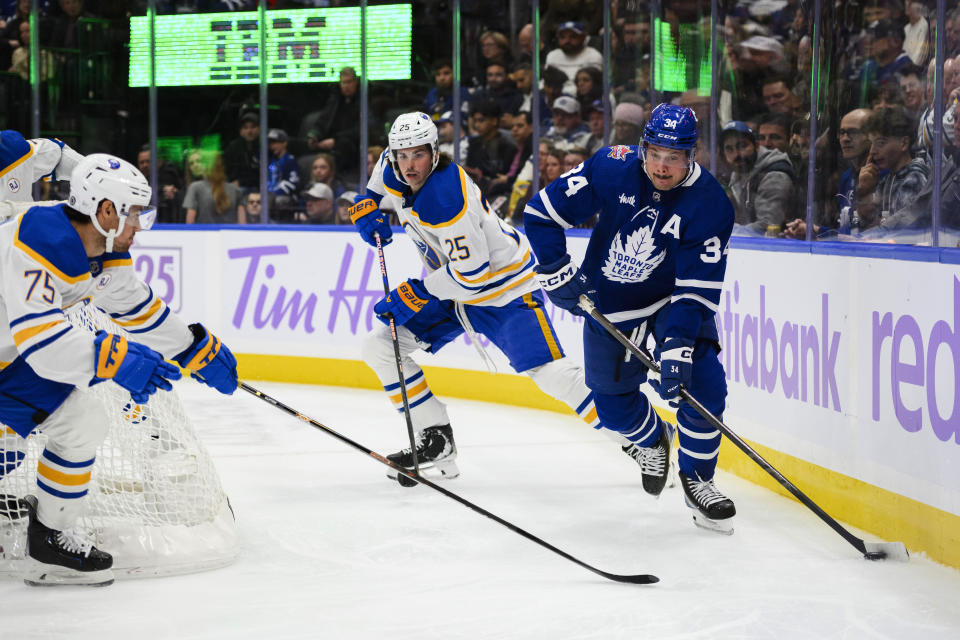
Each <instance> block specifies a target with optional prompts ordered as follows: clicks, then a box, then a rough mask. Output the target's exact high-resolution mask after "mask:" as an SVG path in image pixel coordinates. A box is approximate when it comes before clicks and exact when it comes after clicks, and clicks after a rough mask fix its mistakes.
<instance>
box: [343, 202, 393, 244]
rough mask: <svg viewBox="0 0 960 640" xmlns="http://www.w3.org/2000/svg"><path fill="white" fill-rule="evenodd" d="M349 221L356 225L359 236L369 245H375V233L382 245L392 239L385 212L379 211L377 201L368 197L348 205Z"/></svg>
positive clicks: (391, 231) (391, 230)
mask: <svg viewBox="0 0 960 640" xmlns="http://www.w3.org/2000/svg"><path fill="white" fill-rule="evenodd" d="M350 222H352V223H353V224H355V225H356V226H357V231H358V232H360V237H361V238H363V241H364V242H366V243H367V244H369V245H370V246H371V247H375V246H377V239H376V238H375V237H374V236H375V235H379V236H380V244H381V245H382V246H386V245H388V244H390V241H391V240H392V239H393V229H391V228H390V220H389V219H388V217H387V214H385V213H384V212H383V211H380V209H379V207H377V203H376V202H374V201H373V200H371V199H370V198H365V199H363V200H361V201H360V202H358V203H357V204H355V205H353V206H352V207H350Z"/></svg>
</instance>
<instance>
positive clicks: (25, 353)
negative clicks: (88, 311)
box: [20, 326, 73, 360]
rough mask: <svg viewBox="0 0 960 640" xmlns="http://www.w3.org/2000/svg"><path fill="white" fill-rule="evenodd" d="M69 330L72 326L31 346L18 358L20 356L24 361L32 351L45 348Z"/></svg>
mask: <svg viewBox="0 0 960 640" xmlns="http://www.w3.org/2000/svg"><path fill="white" fill-rule="evenodd" d="M71 329H73V327H72V326H69V327H67V328H66V329H64V330H63V331H61V332H60V333H57V334H56V335H52V336H50V337H49V338H47V339H46V340H41V341H40V342H38V343H37V344H35V345H33V346H32V347H30V348H29V349H27V350H26V351H24V352H23V353H21V354H20V356H21V357H22V358H23V359H24V360H26V359H27V358H28V357H29V356H30V354H32V353H33V352H34V351H36V350H37V349H42V348H44V347H45V346H47V345H48V344H50V343H51V342H53V341H54V340H56V339H58V338H59V337H60V336H62V335H63V334H65V333H67V332H68V331H70V330H71Z"/></svg>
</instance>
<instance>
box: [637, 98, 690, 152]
mask: <svg viewBox="0 0 960 640" xmlns="http://www.w3.org/2000/svg"><path fill="white" fill-rule="evenodd" d="M697 135H698V134H697V116H696V115H694V113H693V109H691V108H690V107H683V106H680V105H675V104H664V103H660V104H658V105H657V107H656V108H655V109H654V110H653V112H652V113H651V114H650V119H649V120H647V125H646V126H645V127H644V128H643V142H644V143H645V144H655V145H657V146H658V147H666V148H668V149H681V150H684V151H690V150H692V149H693V148H694V147H695V146H696V144H697Z"/></svg>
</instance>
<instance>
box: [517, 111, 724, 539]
mask: <svg viewBox="0 0 960 640" xmlns="http://www.w3.org/2000/svg"><path fill="white" fill-rule="evenodd" d="M696 142H697V121H696V116H694V114H693V111H692V110H690V109H689V108H687V107H682V106H676V105H669V104H661V105H660V106H658V107H657V108H656V109H654V111H653V112H652V113H651V115H650V120H649V121H648V122H647V125H646V127H645V128H644V132H643V140H642V141H641V143H640V146H639V147H637V146H622V145H620V146H614V147H607V148H604V149H601V150H599V151H598V152H597V153H596V154H595V155H594V156H592V157H591V158H589V159H588V160H587V161H586V162H584V163H581V164H580V165H579V166H577V167H575V168H573V169H571V170H570V171H568V172H566V173H564V174H563V175H561V176H560V177H559V178H557V179H556V180H555V181H553V182H552V183H551V184H549V185H547V186H546V187H544V189H542V190H541V191H540V192H539V193H538V194H537V195H536V196H534V197H533V198H532V199H531V200H530V202H529V203H528V205H527V206H526V208H525V209H524V226H525V229H526V232H527V237H528V238H529V239H530V244H531V245H532V246H533V249H534V251H535V253H536V256H537V260H538V261H539V262H540V265H539V266H538V267H537V272H538V274H539V276H538V277H539V279H540V281H541V283H542V284H543V286H544V288H545V289H546V290H547V294H548V295H549V296H550V298H551V299H552V300H553V301H554V303H555V304H557V305H558V306H560V307H563V308H565V309H569V310H570V311H572V312H574V313H579V314H581V315H585V313H584V312H583V310H582V309H580V307H579V301H580V296H581V295H587V296H589V297H590V298H591V299H592V300H593V301H594V303H595V304H596V308H597V309H598V310H600V312H601V313H603V314H604V315H605V316H606V317H607V318H608V319H609V320H610V321H612V322H613V323H614V324H616V326H617V327H618V328H619V329H620V330H621V331H622V332H623V333H625V334H627V335H630V336H631V337H632V339H633V340H634V341H635V342H636V344H638V345H641V346H642V345H644V344H645V343H646V342H647V338H648V336H649V335H651V334H652V336H653V339H654V340H655V342H656V345H657V346H656V349H655V351H654V357H655V358H657V359H658V360H659V364H660V369H661V372H662V376H661V380H660V381H659V383H658V390H659V393H660V395H661V397H662V398H663V399H664V400H667V401H669V402H670V403H671V404H674V406H676V402H677V400H678V397H679V387H680V385H683V386H684V387H685V388H686V389H687V390H688V391H689V392H690V393H691V394H692V395H693V397H695V398H696V399H697V400H698V401H699V402H700V403H702V404H703V405H704V406H705V407H706V408H707V409H708V410H709V411H710V412H712V413H713V414H714V415H720V414H721V413H722V412H723V409H724V404H725V399H726V392H727V387H726V378H725V376H724V372H723V367H722V365H721V364H720V361H719V359H718V358H717V353H718V352H719V350H720V345H719V337H718V335H717V325H716V319H715V313H716V311H717V306H718V304H719V301H720V289H721V287H722V286H723V277H724V271H725V269H726V263H727V250H726V248H727V243H728V241H729V239H730V233H731V231H732V229H733V219H734V215H733V206H732V205H731V204H730V199H729V198H728V197H727V196H726V194H725V193H724V191H723V188H722V187H721V186H720V184H719V183H718V182H717V181H716V180H715V179H714V178H713V176H711V175H710V174H709V173H708V172H707V171H706V170H705V169H703V168H702V167H701V166H700V165H699V164H697V163H696V162H695V161H694V160H693V157H694V153H695V148H696ZM596 211H599V212H600V216H599V219H598V221H597V224H596V226H595V227H594V229H593V231H592V232H591V236H590V242H589V245H588V247H587V252H586V255H585V257H584V261H583V265H581V266H580V267H577V266H576V265H575V264H574V263H573V262H572V260H571V258H570V256H569V254H568V253H567V249H566V238H565V236H564V230H565V229H569V228H570V227H573V226H576V225H578V224H580V223H581V222H583V221H585V220H586V219H587V218H589V217H590V216H592V215H593V214H594V212H596ZM583 341H584V361H585V362H586V381H587V386H588V387H590V389H592V390H593V392H594V398H595V401H596V406H597V413H598V415H599V417H600V420H601V421H603V423H604V424H606V425H609V426H610V428H614V429H617V430H619V431H620V432H621V433H623V434H624V435H625V436H626V437H627V438H628V439H630V440H631V441H632V442H634V443H635V446H636V447H637V449H638V451H637V455H638V458H640V459H642V460H643V461H644V462H645V464H642V466H644V467H645V471H644V475H645V479H647V476H648V475H649V476H652V477H651V480H654V479H656V478H665V477H666V474H667V470H668V461H669V455H670V440H671V439H672V438H670V437H669V436H668V435H667V431H666V428H665V425H664V424H662V421H661V420H659V419H658V418H656V414H655V413H654V412H653V410H652V408H651V406H650V402H649V401H648V400H647V398H646V397H645V396H644V395H643V394H642V393H641V392H640V391H639V387H640V384H641V383H642V382H643V381H644V380H645V379H646V377H647V372H646V369H645V367H644V366H643V365H642V364H641V363H640V362H638V361H637V359H636V358H631V357H630V355H629V353H628V352H627V351H626V350H625V349H624V347H623V346H622V345H621V344H620V343H619V342H617V341H616V339H614V338H613V337H612V336H611V335H610V334H609V333H607V332H606V330H604V329H603V327H601V326H600V325H599V324H597V323H596V322H594V321H593V320H592V319H591V318H589V317H587V321H586V322H585V323H584V331H583ZM652 382H655V381H652ZM677 421H678V423H679V443H680V450H679V454H678V463H679V470H680V473H679V475H680V484H681V485H682V486H683V490H684V495H685V498H686V502H687V505H688V506H689V507H691V508H692V509H693V516H694V521H695V522H696V523H697V524H699V525H701V526H705V527H708V528H711V529H717V530H721V531H725V532H732V527H731V526H730V523H731V518H732V517H733V516H734V514H735V513H736V509H735V508H734V504H733V501H732V500H730V499H729V498H727V497H726V496H724V495H723V494H722V493H720V491H719V490H718V489H717V488H716V485H715V484H714V481H713V475H714V470H715V469H716V465H717V455H718V453H719V451H720V432H719V431H718V430H717V429H716V428H714V427H713V426H712V425H711V424H710V423H709V422H707V421H706V420H705V419H704V418H702V417H701V416H700V415H699V414H698V413H697V412H696V411H695V410H694V409H693V408H692V407H691V406H690V405H689V403H686V402H681V403H679V408H678V411H677ZM659 486H662V485H659Z"/></svg>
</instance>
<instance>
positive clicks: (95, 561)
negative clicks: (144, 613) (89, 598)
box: [23, 496, 113, 587]
mask: <svg viewBox="0 0 960 640" xmlns="http://www.w3.org/2000/svg"><path fill="white" fill-rule="evenodd" d="M25 502H26V504H27V509H28V511H29V514H30V524H29V525H28V527H27V554H28V555H29V557H30V560H31V562H30V565H29V567H28V569H27V571H26V574H25V575H24V578H23V581H24V582H25V583H27V584H28V585H30V586H32V587H51V586H61V585H83V586H91V587H105V586H107V585H110V584H113V571H111V570H110V567H112V566H113V557H112V556H111V555H110V554H109V553H106V552H104V551H100V550H99V549H97V548H96V547H94V546H93V544H92V543H91V542H90V541H89V540H88V539H87V538H86V536H84V535H83V534H81V533H80V532H79V531H77V530H74V529H66V530H64V531H57V530H56V529H51V528H50V527H48V526H46V525H44V524H43V523H42V522H40V520H39V519H38V518H37V499H36V497H34V496H27V499H26V501H25Z"/></svg>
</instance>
